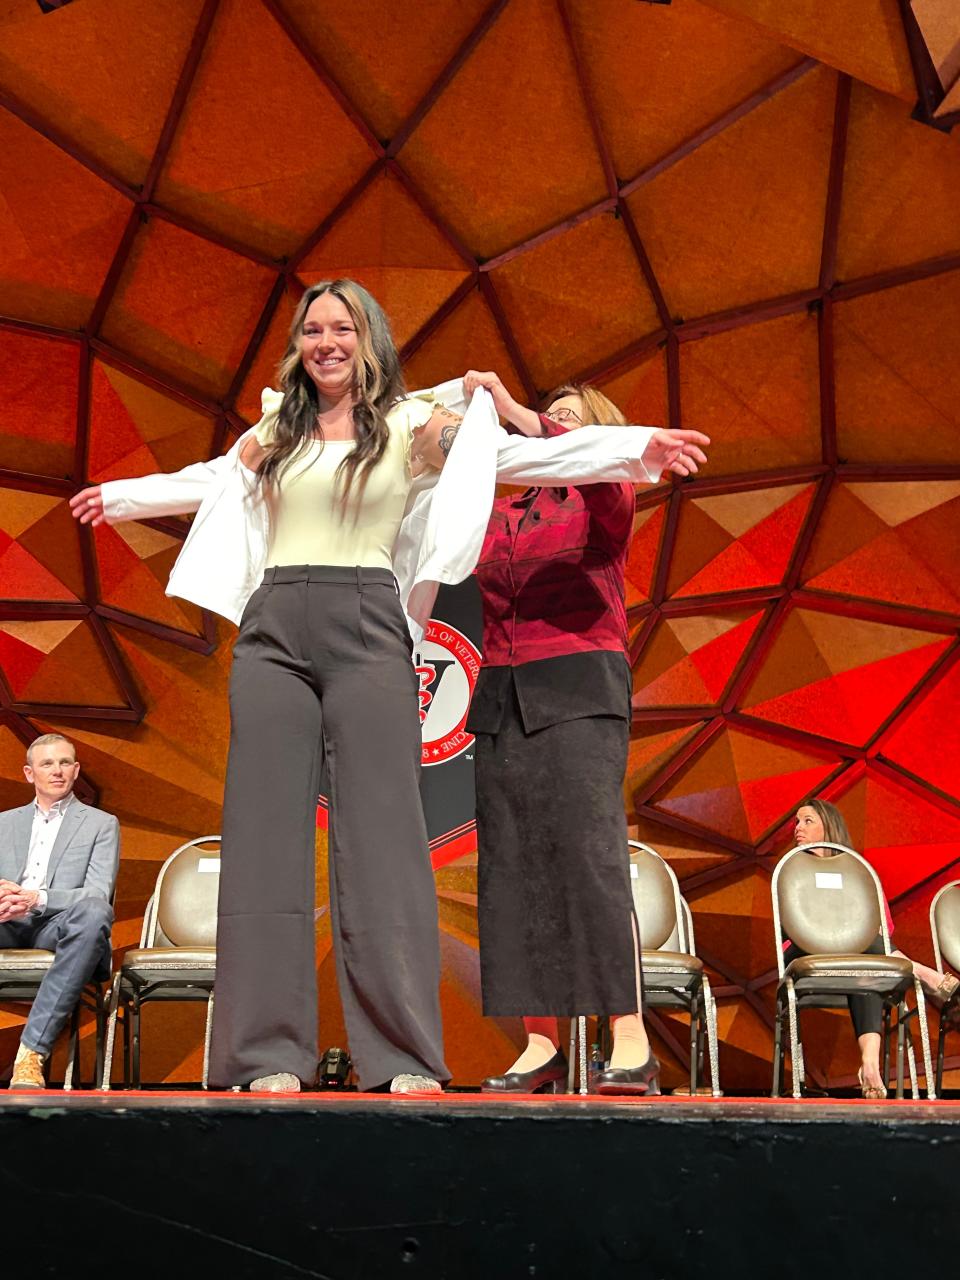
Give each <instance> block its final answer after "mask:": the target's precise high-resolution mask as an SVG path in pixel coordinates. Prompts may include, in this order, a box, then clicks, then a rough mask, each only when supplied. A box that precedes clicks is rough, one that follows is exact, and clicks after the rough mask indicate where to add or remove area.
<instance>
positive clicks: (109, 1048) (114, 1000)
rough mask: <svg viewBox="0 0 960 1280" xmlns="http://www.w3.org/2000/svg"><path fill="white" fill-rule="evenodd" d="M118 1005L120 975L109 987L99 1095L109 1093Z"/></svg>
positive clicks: (117, 975) (116, 976) (116, 975)
mask: <svg viewBox="0 0 960 1280" xmlns="http://www.w3.org/2000/svg"><path fill="white" fill-rule="evenodd" d="M119 1005H120V974H119V973H118V974H115V975H114V979H113V982H112V983H111V985H110V1009H109V1012H108V1014H107V1030H106V1037H105V1041H106V1045H105V1049H106V1051H105V1053H104V1057H103V1075H102V1076H101V1078H100V1091H101V1093H109V1092H110V1076H111V1074H112V1071H113V1048H114V1043H115V1041H116V1038H117V1009H118V1008H119Z"/></svg>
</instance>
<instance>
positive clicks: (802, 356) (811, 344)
mask: <svg viewBox="0 0 960 1280" xmlns="http://www.w3.org/2000/svg"><path fill="white" fill-rule="evenodd" d="M680 357H681V358H680V385H681V394H682V403H683V425H684V426H685V427H691V428H693V429H695V430H697V431H705V432H706V433H707V434H708V435H709V436H710V438H711V439H712V441H713V445H712V447H711V450H710V474H711V475H730V474H738V473H741V472H746V471H765V470H768V469H770V468H773V467H784V466H802V465H804V464H810V463H818V462H819V461H820V456H821V442H820V381H819V367H818V355H817V321H816V317H815V316H813V315H811V314H810V313H808V312H806V311H802V312H800V313H799V314H797V315H791V316H784V317H782V318H781V319H778V320H771V321H768V322H767V323H766V324H751V325H745V326H744V327H742V328H738V329H732V330H730V331H729V332H727V333H718V334H715V335H713V336H710V337H706V338H702V339H700V340H699V341H697V342H686V343H684V344H683V346H682V347H681V350H680Z"/></svg>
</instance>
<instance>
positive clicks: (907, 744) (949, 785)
mask: <svg viewBox="0 0 960 1280" xmlns="http://www.w3.org/2000/svg"><path fill="white" fill-rule="evenodd" d="M882 753H883V756H884V758H885V759H887V760H892V761H893V763H894V764H899V765H902V766H903V767H904V768H905V769H909V771H910V772H911V773H912V774H914V775H915V776H916V777H919V778H922V779H923V780H924V782H928V783H930V785H931V786H934V787H939V788H940V790H941V791H945V792H946V793H947V794H948V795H950V796H953V797H954V798H955V799H956V800H957V801H958V803H960V768H958V767H957V762H958V761H960V664H958V663H956V662H955V663H954V664H953V666H952V667H951V669H950V670H949V671H948V672H947V674H946V675H945V676H944V677H943V679H942V680H938V681H936V682H935V683H934V684H933V687H932V688H930V689H929V690H928V691H927V692H926V693H924V694H922V695H921V697H920V699H919V700H918V701H917V703H916V704H915V705H914V706H913V708H912V709H911V710H910V711H909V712H908V713H907V715H906V716H904V718H903V719H902V720H901V721H900V723H899V724H898V726H897V728H896V729H894V731H893V732H892V733H891V734H890V735H889V736H888V737H885V738H884V740H883V746H882Z"/></svg>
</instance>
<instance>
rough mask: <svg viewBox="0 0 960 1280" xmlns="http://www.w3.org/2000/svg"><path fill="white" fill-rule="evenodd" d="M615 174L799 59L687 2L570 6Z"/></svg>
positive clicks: (589, 1)
mask: <svg viewBox="0 0 960 1280" xmlns="http://www.w3.org/2000/svg"><path fill="white" fill-rule="evenodd" d="M569 10H570V17H571V21H572V23H573V27H574V32H575V35H576V39H577V43H578V44H579V45H580V47H581V48H582V49H583V51H584V53H585V54H586V56H587V59H588V64H587V65H588V69H589V75H588V79H589V82H590V88H591V91H592V93H593V97H594V100H595V102H596V104H597V113H598V115H599V116H600V123H601V126H602V128H603V132H604V135H605V136H606V138H607V140H608V142H609V144H610V150H611V152H612V154H613V161H614V164H615V166H616V170H617V173H618V174H619V175H620V177H622V178H632V177H633V176H634V175H635V174H637V173H639V172H641V171H642V170H643V169H645V168H646V167H647V166H649V165H651V164H653V163H654V161H656V160H659V159H660V157H661V156H662V155H665V154H667V153H668V152H669V151H670V150H672V148H673V147H675V146H678V145H679V144H680V143H681V142H684V141H685V140H686V139H687V138H689V137H691V136H692V135H693V134H695V133H697V132H698V131H699V130H700V129H703V128H705V127H706V126H707V125H709V124H711V123H712V122H713V120H715V119H716V118H717V117H719V116H722V115H723V114H724V113H725V112H727V111H729V110H731V109H732V108H734V107H736V106H737V105H738V104H739V103H741V102H743V101H744V100H745V99H747V98H749V97H750V96H751V94H753V93H755V92H756V91H757V90H758V89H760V88H762V87H763V86H764V85H767V84H769V83H770V81H771V80H775V79H776V78H777V76H779V75H782V74H783V73H784V72H785V71H788V70H789V69H790V68H791V67H795V66H796V65H797V64H798V63H799V62H800V61H801V60H802V59H801V55H799V54H798V53H796V52H795V51H794V50H793V49H790V48H786V47H784V46H783V45H782V44H779V43H778V42H777V41H776V40H774V39H771V38H770V37H769V36H765V35H764V34H763V33H762V32H761V31H759V30H757V29H756V28H755V27H754V26H752V25H748V24H746V23H743V22H733V21H731V20H730V19H729V18H727V17H725V16H724V15H723V14H721V13H717V12H715V11H714V10H713V9H710V8H706V7H705V6H704V5H703V4H700V3H696V0H675V3H674V6H673V12H672V13H669V14H666V13H662V12H660V11H659V10H658V9H657V8H656V7H654V6H648V5H641V4H630V5H626V4H620V3H615V2H611V0H601V2H600V3H598V2H597V0H573V3H571V4H570V5H569Z"/></svg>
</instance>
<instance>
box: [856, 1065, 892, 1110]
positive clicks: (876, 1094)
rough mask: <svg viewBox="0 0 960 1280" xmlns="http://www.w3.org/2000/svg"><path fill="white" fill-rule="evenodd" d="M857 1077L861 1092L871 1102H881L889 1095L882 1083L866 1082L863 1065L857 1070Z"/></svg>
mask: <svg viewBox="0 0 960 1280" xmlns="http://www.w3.org/2000/svg"><path fill="white" fill-rule="evenodd" d="M857 1079H858V1080H859V1081H860V1094H861V1096H862V1097H864V1098H866V1099H867V1100H868V1101H869V1102H880V1101H882V1100H883V1099H884V1098H885V1097H886V1096H887V1090H886V1088H885V1086H884V1085H882V1084H864V1082H863V1067H861V1068H860V1070H859V1071H858V1072H857Z"/></svg>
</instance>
